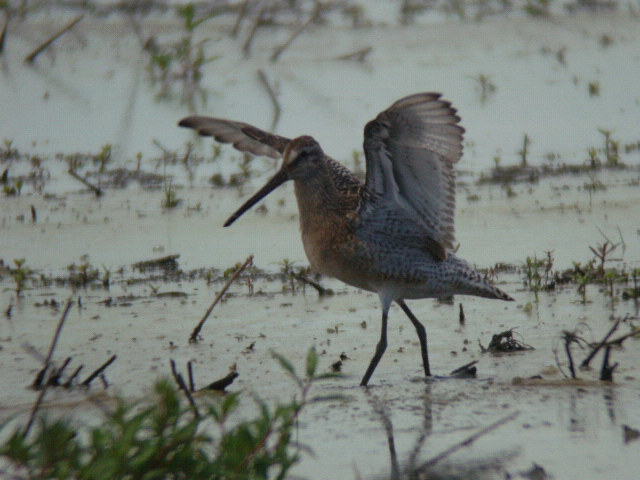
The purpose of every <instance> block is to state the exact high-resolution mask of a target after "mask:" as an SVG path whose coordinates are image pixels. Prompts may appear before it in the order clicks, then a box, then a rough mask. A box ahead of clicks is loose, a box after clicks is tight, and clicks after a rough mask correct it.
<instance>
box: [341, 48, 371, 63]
mask: <svg viewBox="0 0 640 480" xmlns="http://www.w3.org/2000/svg"><path fill="white" fill-rule="evenodd" d="M372 50H373V48H372V47H365V48H361V49H360V50H356V51H355V52H351V53H345V54H344V55H340V56H338V57H335V60H355V61H356V62H361V63H362V62H364V61H365V60H366V59H367V56H368V55H369V54H370V53H371V51H372Z"/></svg>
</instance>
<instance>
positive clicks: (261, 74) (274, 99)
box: [258, 69, 281, 132]
mask: <svg viewBox="0 0 640 480" xmlns="http://www.w3.org/2000/svg"><path fill="white" fill-rule="evenodd" d="M258 79H259V80H260V83H262V85H264V88H265V89H266V90H267V94H268V95H269V99H270V100H271V103H272V104H273V120H272V121H271V131H272V132H273V131H274V130H275V129H276V125H277V124H278V120H280V111H281V109H280V103H278V97H276V92H275V90H274V89H273V88H272V87H271V85H270V84H269V80H267V75H266V74H265V73H264V71H263V70H262V69H258Z"/></svg>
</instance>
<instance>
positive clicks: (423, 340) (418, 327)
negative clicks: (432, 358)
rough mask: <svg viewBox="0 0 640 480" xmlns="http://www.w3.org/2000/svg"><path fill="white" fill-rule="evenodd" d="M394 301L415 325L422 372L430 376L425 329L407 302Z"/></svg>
mask: <svg viewBox="0 0 640 480" xmlns="http://www.w3.org/2000/svg"><path fill="white" fill-rule="evenodd" d="M396 303H397V304H398V305H400V308H402V310H404V313H406V314H407V317H409V320H411V323H413V326H414V327H416V332H418V339H419V340H420V350H421V351H422V365H423V366H424V374H425V375H426V376H427V377H430V376H431V369H430V368H429V352H428V351H427V331H426V330H425V328H424V326H423V325H422V324H421V323H420V321H419V320H418V319H417V318H416V316H415V315H414V314H413V313H412V312H411V310H409V307H407V304H406V303H404V300H396Z"/></svg>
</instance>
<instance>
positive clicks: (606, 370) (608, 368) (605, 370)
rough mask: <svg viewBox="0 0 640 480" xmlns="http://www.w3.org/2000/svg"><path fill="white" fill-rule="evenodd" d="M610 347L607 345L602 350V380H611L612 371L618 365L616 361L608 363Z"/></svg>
mask: <svg viewBox="0 0 640 480" xmlns="http://www.w3.org/2000/svg"><path fill="white" fill-rule="evenodd" d="M610 353H611V347H610V346H607V347H606V348H605V350H604V358H603V359H602V369H601V370H600V380H602V381H603V382H613V371H614V370H615V369H616V367H617V366H618V362H616V363H614V364H613V365H609V354H610Z"/></svg>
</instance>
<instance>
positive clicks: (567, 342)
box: [564, 331, 577, 378]
mask: <svg viewBox="0 0 640 480" xmlns="http://www.w3.org/2000/svg"><path fill="white" fill-rule="evenodd" d="M573 342H577V340H576V337H575V335H574V334H573V333H571V332H567V331H565V332H564V351H565V352H567V358H568V359H569V372H570V373H571V378H576V368H575V366H574V364H573V356H572V355H571V343H573Z"/></svg>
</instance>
